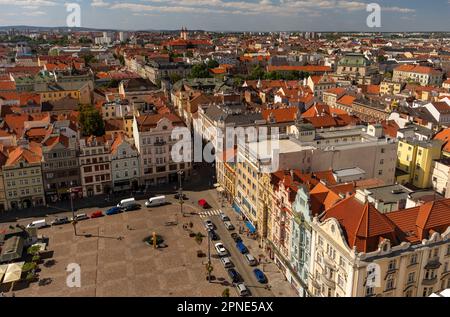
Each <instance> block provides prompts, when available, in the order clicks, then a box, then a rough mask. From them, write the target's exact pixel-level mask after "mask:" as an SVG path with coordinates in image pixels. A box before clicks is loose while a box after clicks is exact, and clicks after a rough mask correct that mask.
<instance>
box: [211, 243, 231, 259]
mask: <svg viewBox="0 0 450 317" xmlns="http://www.w3.org/2000/svg"><path fill="white" fill-rule="evenodd" d="M214 247H215V248H216V251H217V254H218V255H219V256H227V255H228V251H227V249H225V247H224V246H223V244H222V243H221V242H218V243H216V244H215V245H214Z"/></svg>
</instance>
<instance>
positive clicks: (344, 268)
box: [309, 196, 450, 297]
mask: <svg viewBox="0 0 450 317" xmlns="http://www.w3.org/2000/svg"><path fill="white" fill-rule="evenodd" d="M449 209H450V201H449V200H448V199H447V200H441V201H436V202H429V203H426V204H424V205H422V206H419V207H414V208H411V209H404V210H399V211H395V212H391V213H388V214H381V213H380V212H379V211H378V210H376V208H375V207H374V206H373V205H371V204H370V203H368V202H367V201H364V198H362V200H361V198H359V197H355V196H351V197H348V198H346V199H344V200H341V201H340V202H338V203H337V204H335V205H334V206H333V207H331V208H329V209H328V210H327V211H326V212H325V213H324V214H323V216H321V217H320V218H319V217H315V218H314V219H313V222H312V225H311V226H312V242H311V255H312V256H311V264H310V268H311V269H310V272H311V274H312V275H313V276H314V278H313V279H311V280H310V283H309V284H310V285H309V287H310V292H311V294H313V295H314V296H320V297H373V296H376V297H394V296H396V297H416V296H417V297H425V296H429V295H431V294H432V293H433V292H436V291H440V290H443V289H446V288H448V287H449V286H450V267H449V262H450V227H449V225H450V215H449V214H448V213H443V212H442V211H443V210H449Z"/></svg>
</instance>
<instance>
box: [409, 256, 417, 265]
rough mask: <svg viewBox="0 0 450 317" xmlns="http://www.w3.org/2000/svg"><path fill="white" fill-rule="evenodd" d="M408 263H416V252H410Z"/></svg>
mask: <svg viewBox="0 0 450 317" xmlns="http://www.w3.org/2000/svg"><path fill="white" fill-rule="evenodd" d="M409 264H410V265H412V264H417V254H411V257H410V258H409Z"/></svg>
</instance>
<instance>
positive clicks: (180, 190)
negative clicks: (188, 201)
mask: <svg viewBox="0 0 450 317" xmlns="http://www.w3.org/2000/svg"><path fill="white" fill-rule="evenodd" d="M183 173H184V171H183V170H179V171H178V172H177V174H178V181H179V187H178V202H179V203H180V211H181V214H182V215H183V216H184V212H183V203H184V200H183V188H182V187H181V176H182V175H183Z"/></svg>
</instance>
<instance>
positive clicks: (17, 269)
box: [3, 262, 25, 283]
mask: <svg viewBox="0 0 450 317" xmlns="http://www.w3.org/2000/svg"><path fill="white" fill-rule="evenodd" d="M24 264H25V262H19V263H13V264H10V265H8V269H7V270H6V273H5V278H4V279H3V283H11V282H16V281H18V280H20V277H21V276H22V267H23V265H24Z"/></svg>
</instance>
